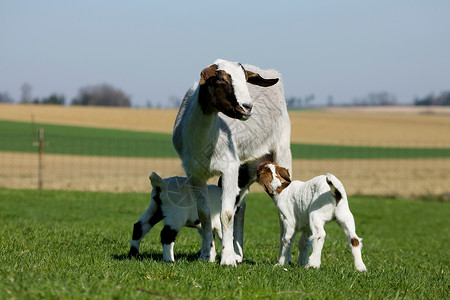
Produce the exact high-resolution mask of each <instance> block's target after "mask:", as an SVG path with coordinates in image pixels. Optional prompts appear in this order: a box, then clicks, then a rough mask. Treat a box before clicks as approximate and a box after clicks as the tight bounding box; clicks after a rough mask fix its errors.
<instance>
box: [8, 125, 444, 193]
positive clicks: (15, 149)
mask: <svg viewBox="0 0 450 300" xmlns="http://www.w3.org/2000/svg"><path fill="white" fill-rule="evenodd" d="M292 152H293V158H294V159H293V177H294V178H295V179H299V180H307V179H309V178H312V177H314V176H317V175H320V174H325V173H327V172H331V173H333V174H334V175H336V176H337V177H338V178H340V179H341V181H342V182H343V183H344V185H345V187H346V190H347V193H348V194H349V195H378V196H393V197H405V198H417V197H420V198H434V199H436V198H437V199H443V200H448V199H449V198H450V196H449V195H450V149H447V148H396V147H357V146H351V147H349V146H324V145H322V146H320V145H301V144H294V145H292ZM153 171H154V172H157V173H158V174H159V175H161V176H162V177H170V176H184V172H183V169H182V167H181V160H180V159H179V158H178V156H177V154H176V152H175V150H174V149H173V146H172V143H171V139H170V135H154V134H148V133H139V134H137V135H136V136H133V134H130V133H127V132H124V133H123V134H122V135H119V136H117V135H116V136H114V135H110V134H106V133H105V131H99V132H95V130H92V129H87V131H86V132H85V133H83V132H81V133H80V132H77V133H76V134H73V133H68V132H65V133H64V132H62V133H61V132H53V131H52V130H46V131H44V130H41V131H39V132H38V130H37V128H36V129H35V130H34V131H33V132H30V131H29V129H28V134H24V133H23V132H16V131H15V130H2V131H1V132H0V187H6V188H20V189H22V188H26V189H39V188H41V189H66V190H88V191H108V192H146V191H149V190H150V184H149V180H148V176H149V174H150V173H151V172H153ZM216 180H217V178H213V179H211V181H210V183H215V182H216ZM251 190H254V191H262V189H261V188H260V187H259V186H258V185H257V184H255V185H253V186H252V188H251Z"/></svg>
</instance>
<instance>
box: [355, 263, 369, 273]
mask: <svg viewBox="0 0 450 300" xmlns="http://www.w3.org/2000/svg"><path fill="white" fill-rule="evenodd" d="M356 271H358V272H367V268H366V266H365V265H364V264H362V265H357V266H356Z"/></svg>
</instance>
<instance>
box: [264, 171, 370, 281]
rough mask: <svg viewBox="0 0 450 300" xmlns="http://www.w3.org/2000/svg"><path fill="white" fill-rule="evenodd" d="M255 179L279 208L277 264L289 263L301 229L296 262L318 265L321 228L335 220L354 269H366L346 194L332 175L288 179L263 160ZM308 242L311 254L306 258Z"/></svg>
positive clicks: (286, 174) (308, 265)
mask: <svg viewBox="0 0 450 300" xmlns="http://www.w3.org/2000/svg"><path fill="white" fill-rule="evenodd" d="M257 179H258V182H259V183H260V184H261V185H262V186H263V187H264V189H265V191H266V192H267V193H268V194H269V195H270V197H271V198H272V200H273V202H274V203H275V205H276V207H277V208H278V215H279V218H280V226H281V234H280V253H279V258H278V264H279V265H285V264H287V263H290V262H291V247H292V245H293V243H294V239H295V234H296V233H297V232H299V231H301V232H302V235H301V237H300V241H299V243H298V249H299V252H300V253H299V258H298V264H299V265H302V266H306V267H307V268H319V267H320V257H321V252H322V247H323V243H324V240H325V230H324V228H323V227H324V225H325V223H326V222H328V221H331V220H333V219H335V220H336V221H337V223H338V224H339V225H340V226H341V227H342V229H343V230H344V232H345V235H346V236H347V240H348V243H349V245H350V249H351V252H352V255H353V258H354V261H355V267H356V270H358V271H360V272H363V271H367V269H366V266H365V265H364V263H363V261H362V258H361V247H362V243H361V241H362V239H360V238H359V237H358V236H357V235H356V231H355V221H354V219H353V215H352V213H351V212H350V209H349V206H348V201H347V194H346V193H345V189H344V186H343V185H342V183H341V182H340V181H339V180H338V179H337V178H336V177H335V176H334V175H332V174H329V173H328V174H327V175H326V176H325V175H321V176H317V177H314V178H312V179H310V180H308V181H306V182H302V181H298V180H295V181H291V179H290V175H289V171H288V170H287V169H285V168H282V167H280V166H278V165H276V164H274V163H272V162H265V163H263V164H261V165H260V167H259V169H258V172H257ZM311 243H312V253H311V256H309V260H308V254H309V251H310V248H311Z"/></svg>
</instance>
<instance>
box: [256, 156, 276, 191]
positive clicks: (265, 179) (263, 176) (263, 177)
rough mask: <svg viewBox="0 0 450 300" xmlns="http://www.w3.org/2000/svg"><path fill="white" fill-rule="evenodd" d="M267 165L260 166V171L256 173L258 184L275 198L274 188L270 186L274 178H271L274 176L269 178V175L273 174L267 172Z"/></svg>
mask: <svg viewBox="0 0 450 300" xmlns="http://www.w3.org/2000/svg"><path fill="white" fill-rule="evenodd" d="M265 165H266V163H263V164H261V165H260V166H259V168H258V171H257V172H256V178H257V180H258V182H259V183H260V184H261V185H262V186H263V188H264V190H265V191H266V193H267V194H269V195H270V196H273V193H272V186H271V185H270V182H271V180H272V178H269V177H272V176H269V174H271V173H268V172H266V170H265V169H264V166H265Z"/></svg>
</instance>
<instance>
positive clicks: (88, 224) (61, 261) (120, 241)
mask: <svg viewBox="0 0 450 300" xmlns="http://www.w3.org/2000/svg"><path fill="white" fill-rule="evenodd" d="M349 201H350V207H351V210H352V212H353V214H354V216H355V220H356V224H357V232H358V235H359V236H361V237H362V238H364V242H363V243H364V247H363V259H364V261H365V263H366V265H367V267H368V272H367V273H364V274H361V273H357V272H355V271H354V267H353V265H352V257H351V254H350V251H349V249H348V246H347V245H346V239H345V235H344V234H343V232H342V231H341V229H340V228H339V227H338V226H337V225H336V224H334V223H330V224H328V225H327V226H326V231H327V238H326V242H325V246H324V250H323V252H322V267H321V268H320V269H318V270H306V269H304V268H301V267H298V266H296V265H292V266H288V267H285V268H283V267H274V264H275V263H276V261H277V255H278V240H279V236H278V235H279V225H278V217H277V213H276V209H275V206H274V205H273V204H272V202H271V200H270V198H269V197H268V196H267V195H265V194H251V195H250V196H249V197H248V201H247V213H246V220H245V249H244V252H245V259H244V262H243V263H242V264H241V265H239V266H238V267H237V268H231V267H222V266H220V265H219V264H218V263H215V264H211V263H205V262H200V261H197V260H196V256H195V253H196V251H197V250H198V248H199V246H200V238H199V237H198V234H197V233H196V232H195V230H193V229H187V228H185V229H183V230H182V231H181V232H180V234H179V235H178V238H177V242H176V245H175V259H176V262H175V263H172V264H167V263H163V262H162V248H161V245H160V243H159V231H160V230H161V228H162V226H160V225H159V226H157V227H155V228H154V229H153V230H152V231H151V232H150V234H149V235H148V236H147V237H146V238H145V239H144V240H143V242H142V246H141V254H143V259H142V260H131V261H130V260H128V259H126V255H127V252H128V248H129V242H130V238H131V234H132V227H133V224H134V222H136V220H137V219H138V218H139V216H140V214H141V213H142V212H143V211H144V210H145V208H146V207H147V205H148V203H149V194H120V193H116V194H114V193H89V192H66V191H34V190H10V189H0V299H36V298H41V299H42V298H44V299H54V298H62V299H67V298H70V299H80V298H85V299H91V298H94V299H95V298H100V299H104V298H107V299H111V298H115V299H134V298H156V299H178V298H181V299H215V298H227V299H229V298H243V299H255V298H293V299H298V298H311V299H324V298H333V299H349V298H352V299H358V298H367V299H368V298H375V299H385V298H387V299H394V298H395V299H397V298H403V299H424V298H427V299H428V298H432V299H449V296H450V295H449V276H448V274H449V265H450V252H449V251H448V249H449V246H450V245H449V238H450V221H449V218H448V216H449V215H450V204H449V203H438V202H429V201H428V202H418V201H417V202H412V201H407V200H390V199H384V198H369V197H361V198H360V197H354V198H350V199H349ZM219 248H220V247H219ZM297 254H298V253H297V251H296V250H294V251H293V258H296V256H297ZM219 259H220V256H219ZM295 262H296V259H295Z"/></svg>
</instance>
